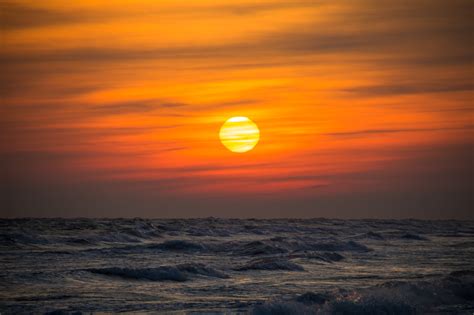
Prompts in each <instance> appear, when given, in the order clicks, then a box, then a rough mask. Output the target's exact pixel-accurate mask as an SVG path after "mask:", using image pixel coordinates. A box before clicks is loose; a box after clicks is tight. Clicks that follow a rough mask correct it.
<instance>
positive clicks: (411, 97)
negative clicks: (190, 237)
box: [0, 0, 474, 219]
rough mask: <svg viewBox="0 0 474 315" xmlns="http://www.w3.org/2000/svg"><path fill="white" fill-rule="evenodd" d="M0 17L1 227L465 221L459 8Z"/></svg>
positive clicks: (128, 7)
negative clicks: (248, 141)
mask: <svg viewBox="0 0 474 315" xmlns="http://www.w3.org/2000/svg"><path fill="white" fill-rule="evenodd" d="M0 11H1V18H0V21H1V22H0V23H1V44H0V45H1V49H0V63H1V69H2V70H1V73H0V96H1V106H0V171H1V173H0V175H1V183H0V194H1V195H0V205H1V208H2V210H0V216H1V217H24V216H28V217H150V218H159V217H206V216H215V217H256V218H271V217H302V218H306V217H334V218H424V219H474V211H472V208H473V197H472V195H473V192H474V189H473V180H474V176H473V175H474V174H473V148H474V147H473V142H474V138H473V79H474V75H473V74H474V72H473V31H474V28H473V26H474V25H473V24H474V22H473V20H474V19H473V12H474V4H473V2H472V1H470V0H462V1H460V0H453V1H444V0H426V1H421V0H416V1H413V0H412V1H402V0H393V1H380V0H377V1H376V0H373V1H372V0H358V1H351V0H347V1H344V0H339V1H331V0H321V1H319V0H313V1H304V0H291V1H288V0H282V1H276V0H265V1H258V2H256V1H247V0H233V1H208V0H201V1H196V0H169V1H167V0H161V1H153V0H133V1H131V0H130V1H129V0H120V1H116V0H114V1H89V0H88V1H84V0H83V1H63V0H57V1H56V0H43V1H36V0H35V1H5V0H2V1H1V2H0ZM234 116H244V117H248V118H250V119H251V120H252V121H254V122H255V123H256V124H257V125H258V128H259V129H260V140H259V142H258V144H257V146H256V147H255V148H254V149H253V150H251V151H249V152H246V153H233V152H231V151H229V150H227V149H226V148H225V147H224V146H223V145H222V143H221V142H220V140H219V129H220V127H221V125H222V124H223V123H224V122H225V121H226V120H227V119H228V118H230V117H234Z"/></svg>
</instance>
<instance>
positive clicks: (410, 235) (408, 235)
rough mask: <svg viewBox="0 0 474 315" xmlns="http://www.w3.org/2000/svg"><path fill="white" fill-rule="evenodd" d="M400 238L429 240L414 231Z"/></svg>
mask: <svg viewBox="0 0 474 315" xmlns="http://www.w3.org/2000/svg"><path fill="white" fill-rule="evenodd" d="M400 238H402V239H404V240H413V241H427V240H428V239H427V238H426V237H423V236H421V235H418V234H414V233H405V234H403V235H402V236H401V237H400Z"/></svg>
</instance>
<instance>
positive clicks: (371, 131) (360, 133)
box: [323, 125, 474, 137]
mask: <svg viewBox="0 0 474 315" xmlns="http://www.w3.org/2000/svg"><path fill="white" fill-rule="evenodd" d="M473 128H474V125H470V126H461V127H444V128H398V129H366V130H354V131H344V132H330V133H324V134H323V135H325V136H332V137H361V136H371V135H380V134H386V133H401V132H430V131H452V130H470V129H473Z"/></svg>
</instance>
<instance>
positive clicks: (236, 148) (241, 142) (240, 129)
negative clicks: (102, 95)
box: [219, 116, 260, 153]
mask: <svg viewBox="0 0 474 315" xmlns="http://www.w3.org/2000/svg"><path fill="white" fill-rule="evenodd" d="M219 138H220V139H221V142H222V144H223V145H224V146H225V147H226V148H227V149H229V150H230V151H232V152H236V153H244V152H247V151H250V150H252V149H253V148H254V147H255V146H256V145H257V143H258V140H259V139H260V130H259V129H258V127H257V125H256V124H255V123H254V122H253V121H251V120H250V119H248V118H247V117H242V116H238V117H232V118H229V119H227V120H226V122H225V123H224V124H223V125H222V127H221V130H220V132H219Z"/></svg>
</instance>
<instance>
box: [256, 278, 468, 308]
mask: <svg viewBox="0 0 474 315" xmlns="http://www.w3.org/2000/svg"><path fill="white" fill-rule="evenodd" d="M460 307H462V309H461V308H460ZM473 311H474V271H471V270H460V271H455V272H451V273H450V274H449V275H447V276H445V277H442V278H438V279H433V280H431V281H412V282H407V281H390V282H386V283H383V284H380V285H376V286H373V287H369V288H366V289H359V290H344V289H339V290H335V291H334V292H323V293H314V292H306V293H304V294H302V295H300V296H296V297H293V298H291V299H290V300H288V299H286V300H282V299H280V300H270V301H267V302H264V303H263V304H260V305H256V306H255V307H254V308H253V309H252V310H251V314H254V315H266V314H289V315H291V314H315V315H320V314H348V315H350V314H369V315H370V314H374V315H375V314H407V315H410V314H420V313H421V314H439V313H443V314H444V313H449V314H458V313H466V314H471V313H472V312H473Z"/></svg>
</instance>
